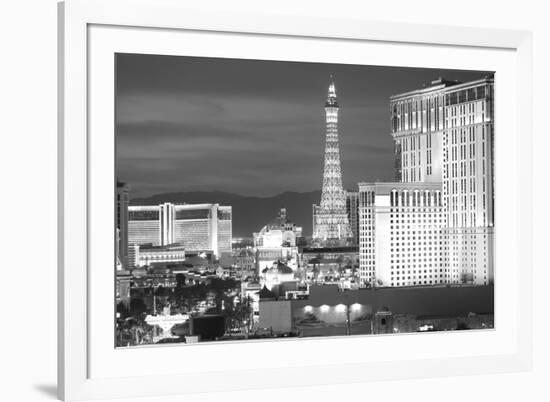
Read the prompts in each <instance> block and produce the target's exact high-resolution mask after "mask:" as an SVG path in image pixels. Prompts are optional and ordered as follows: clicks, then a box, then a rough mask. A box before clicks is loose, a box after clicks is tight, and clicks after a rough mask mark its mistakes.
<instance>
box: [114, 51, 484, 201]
mask: <svg viewBox="0 0 550 402" xmlns="http://www.w3.org/2000/svg"><path fill="white" fill-rule="evenodd" d="M115 69H116V99H115V102H116V147H117V150H116V151H117V152H116V158H117V160H116V163H117V176H118V179H119V180H121V181H125V182H128V183H129V184H130V185H131V189H132V191H131V192H132V197H133V198H134V197H143V196H148V195H152V194H158V193H164V192H180V191H181V192H190V191H227V192H232V193H237V194H242V195H255V196H272V195H276V194H279V193H282V192H285V191H299V192H305V191H312V190H319V189H320V188H321V183H322V170H323V151H324V140H325V112H324V101H325V98H326V94H327V88H328V84H329V75H330V74H331V73H333V74H335V78H336V91H337V94H338V101H339V104H340V115H339V136H340V156H341V161H342V173H343V181H344V186H345V187H346V188H347V189H356V188H357V182H359V181H376V180H390V181H391V180H393V141H392V138H391V136H390V134H389V133H390V127H389V106H388V105H389V97H390V95H394V94H398V93H401V92H406V91H409V90H413V89H417V88H421V87H422V86H423V84H424V83H427V82H429V81H432V80H434V79H437V78H438V77H440V76H442V77H444V78H447V79H452V80H460V81H468V80H473V79H477V78H481V77H483V76H485V75H486V74H487V73H486V72H479V71H456V70H434V69H412V68H396V67H372V66H359V65H342V64H320V63H293V62H278V61H257V60H236V59H215V58H197V57H179V56H155V55H133V54H119V55H117V57H116V68H115Z"/></svg>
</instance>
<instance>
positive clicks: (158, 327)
mask: <svg viewBox="0 0 550 402" xmlns="http://www.w3.org/2000/svg"><path fill="white" fill-rule="evenodd" d="M114 75H115V161H114V163H115V177H114V178H113V183H114V188H115V191H114V193H115V194H116V200H115V203H114V205H113V208H114V209H115V211H116V213H115V215H116V221H115V222H114V224H113V230H114V232H115V239H116V241H115V243H116V244H115V245H114V248H115V257H116V258H115V261H114V264H113V272H114V278H115V281H116V283H115V286H116V300H115V301H114V312H115V313H114V323H115V325H114V343H115V346H116V347H134V346H139V345H151V344H166V343H182V344H193V343H202V342H216V341H246V340H269V341H273V342H275V341H277V340H278V339H280V338H307V337H327V336H367V335H368V336H370V335H382V334H392V335H393V336H398V335H399V334H403V333H423V332H434V331H465V330H492V329H494V328H495V322H494V278H495V269H496V268H495V266H494V265H495V264H494V202H495V200H494V196H493V186H494V184H493V183H494V172H493V154H494V141H495V140H494V87H495V79H494V72H491V71H472V70H446V69H429V68H409V67H399V66H374V65H373V66H370V65H349V64H328V63H306V62H290V61H272V60H252V59H251V60H249V59H229V58H205V57H188V56H171V55H154V54H129V53H117V54H116V55H115V63H114ZM497 141H498V140H497ZM422 336H424V335H422Z"/></svg>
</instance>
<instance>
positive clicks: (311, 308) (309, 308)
mask: <svg viewBox="0 0 550 402" xmlns="http://www.w3.org/2000/svg"><path fill="white" fill-rule="evenodd" d="M304 311H305V312H306V313H311V312H312V311H313V307H311V306H305V307H304Z"/></svg>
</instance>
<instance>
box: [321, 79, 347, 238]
mask: <svg viewBox="0 0 550 402" xmlns="http://www.w3.org/2000/svg"><path fill="white" fill-rule="evenodd" d="M338 109H339V107H338V99H337V97H336V86H335V85H334V77H333V75H332V74H331V76H330V85H329V87H328V96H327V101H326V103H325V113H326V127H327V132H326V140H325V164H324V170H323V191H322V195H321V204H320V205H314V206H313V237H312V245H313V246H314V247H342V246H349V245H351V243H352V241H353V233H352V230H351V226H350V224H349V218H348V214H347V211H346V192H345V191H344V189H343V187H342V169H341V167H340V145H339V142H338Z"/></svg>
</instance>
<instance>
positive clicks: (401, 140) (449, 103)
mask: <svg viewBox="0 0 550 402" xmlns="http://www.w3.org/2000/svg"><path fill="white" fill-rule="evenodd" d="M493 90H494V80H493V78H492V77H491V78H484V79H480V80H476V81H472V82H467V83H459V82H456V81H445V80H442V79H439V80H436V81H432V82H431V85H429V86H426V87H425V88H422V89H418V90H415V91H411V92H407V93H403V94H399V95H394V96H392V97H391V98H390V121H391V135H392V137H393V139H394V141H395V168H396V169H395V172H396V181H397V182H399V183H401V185H409V186H410V189H409V191H411V190H412V191H414V189H415V188H418V191H421V186H422V185H427V184H431V185H433V186H435V187H437V186H439V188H440V191H441V211H440V212H437V213H441V215H442V219H441V222H442V227H441V236H440V251H439V252H440V253H441V257H440V258H441V262H440V267H438V268H437V269H438V270H442V272H443V273H444V281H445V283H471V284H478V285H483V284H490V283H492V282H493V233H494V232H493V226H494V220H493V137H494V127H493ZM386 185H389V186H390V187H392V188H391V191H390V193H391V192H393V191H394V190H395V191H397V192H398V191H400V190H399V188H400V187H399V186H398V183H395V185H394V186H392V184H391V183H386ZM435 187H434V188H433V189H432V190H433V191H437V190H435ZM362 188H363V190H361V186H360V225H361V235H360V238H361V239H360V243H361V246H360V253H361V259H360V261H362V262H361V265H360V268H361V275H362V277H363V278H368V274H369V265H367V261H370V260H368V259H366V257H367V255H369V253H373V252H374V253H377V252H382V251H381V250H377V249H375V250H374V251H373V249H372V248H370V247H371V246H369V243H368V241H367V239H368V236H369V234H368V233H369V232H368V231H364V230H363V227H364V226H369V221H368V220H365V221H363V219H367V218H366V216H367V214H368V208H369V206H368V204H365V203H363V201H361V200H364V199H366V198H365V197H367V196H366V194H363V193H362V192H363V191H365V192H368V191H371V192H372V189H370V188H369V187H368V186H367V185H363V186H362ZM385 191H386V192H387V191H388V190H385ZM380 202H387V200H385V201H383V200H382V198H381V199H380ZM390 203H391V200H390ZM402 212H403V213H405V214H407V212H405V211H402ZM399 213H401V212H399ZM432 213H433V211H432ZM395 218H396V216H395V211H394V222H395ZM397 219H399V220H400V221H402V220H403V219H405V220H412V219H413V218H412V216H408V217H407V216H406V215H405V216H401V215H399V217H398V218H397ZM415 220H418V218H416V219H415ZM411 223H412V222H411ZM394 229H395V226H394ZM363 232H364V233H363ZM386 234H387V233H379V232H378V231H376V236H382V237H388V238H391V236H386ZM403 235H405V237H406V233H403V234H401V235H399V237H403ZM416 236H421V237H425V236H429V233H424V232H420V233H416ZM394 237H395V236H394ZM410 237H412V233H411V234H410ZM401 247H403V244H402V242H400V244H399V246H397V245H394V247H393V249H394V254H395V250H398V251H399V253H400V255H402V254H403V252H408V251H409V250H408V249H410V252H411V253H413V252H416V253H418V251H419V250H418V249H417V248H415V247H408V246H407V245H405V247H406V249H405V250H403V249H402V248H401ZM389 249H390V250H391V249H392V247H391V246H390V247H389ZM426 252H429V251H428V250H427V251H426ZM388 255H391V251H390V254H388ZM413 257H414V256H413V255H412V254H411V255H408V254H407V255H406V256H405V258H406V259H412V258H413ZM390 261H391V259H390ZM388 269H389V272H390V278H391V272H392V270H391V269H390V268H389V266H387V265H384V266H375V271H374V272H376V277H379V273H381V272H386V271H388ZM434 269H436V268H434ZM393 272H394V273H395V272H396V270H393ZM384 277H385V278H386V275H385V274H384ZM394 278H397V276H396V275H395V274H394ZM399 278H400V280H399V281H397V280H396V279H394V281H393V284H394V286H401V285H403V284H408V283H407V282H405V283H403V281H402V278H403V276H402V275H400V276H399ZM407 278H408V275H407ZM386 279H387V278H386ZM422 279H424V278H422ZM432 280H434V281H435V280H436V279H435V277H434V278H432ZM438 280H439V278H438ZM407 281H408V279H407ZM384 282H387V281H384ZM413 282H414V281H413ZM391 283H392V281H391V279H390V281H389V284H391ZM434 283H435V282H434ZM413 284H414V283H413Z"/></svg>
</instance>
